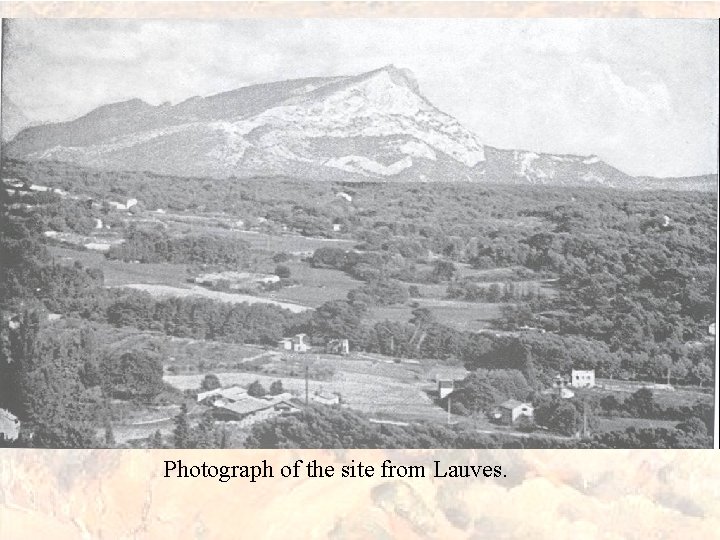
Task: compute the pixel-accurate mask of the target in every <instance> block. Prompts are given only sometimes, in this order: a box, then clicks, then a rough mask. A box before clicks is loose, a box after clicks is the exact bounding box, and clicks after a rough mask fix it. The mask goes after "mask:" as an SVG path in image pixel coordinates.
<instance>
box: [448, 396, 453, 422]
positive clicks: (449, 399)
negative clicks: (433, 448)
mask: <svg viewBox="0 0 720 540" xmlns="http://www.w3.org/2000/svg"><path fill="white" fill-rule="evenodd" d="M451 400H452V398H451V397H450V396H448V406H447V423H448V426H449V425H450V401H451Z"/></svg>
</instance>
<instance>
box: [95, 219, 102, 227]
mask: <svg viewBox="0 0 720 540" xmlns="http://www.w3.org/2000/svg"><path fill="white" fill-rule="evenodd" d="M95 228H96V229H102V228H103V222H102V219H100V218H95Z"/></svg>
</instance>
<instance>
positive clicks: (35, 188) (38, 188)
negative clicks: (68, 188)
mask: <svg viewBox="0 0 720 540" xmlns="http://www.w3.org/2000/svg"><path fill="white" fill-rule="evenodd" d="M49 190H50V188H49V187H47V186H38V185H37V184H32V185H31V186H30V191H37V192H45V191H49Z"/></svg>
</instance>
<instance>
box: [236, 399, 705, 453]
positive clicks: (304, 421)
mask: <svg viewBox="0 0 720 540" xmlns="http://www.w3.org/2000/svg"><path fill="white" fill-rule="evenodd" d="M567 406H568V407H573V406H572V405H567ZM564 409H565V407H563V410H558V411H556V413H555V414H556V416H558V417H559V418H560V419H561V421H564V416H566V414H565V411H564ZM567 416H569V417H570V418H571V419H572V414H570V415H567ZM710 446H712V438H711V437H709V436H708V435H707V432H706V430H705V429H704V424H702V423H701V422H697V421H688V422H683V423H680V424H678V426H677V427H676V428H671V429H639V430H638V429H635V428H629V429H627V430H625V431H611V432H607V433H598V434H595V435H592V436H590V437H588V438H584V439H568V440H558V439H550V438H548V437H542V436H539V435H538V436H534V435H532V434H528V435H527V436H525V437H523V438H519V437H512V436H508V435H502V434H497V435H489V434H481V433H478V432H477V431H476V430H474V429H472V428H468V427H464V426H462V425H460V426H455V427H452V426H444V425H439V424H425V423H417V424H410V425H408V426H397V425H388V424H374V423H371V422H369V421H368V419H367V418H365V417H364V416H363V415H362V414H360V413H358V412H356V411H352V410H348V409H341V408H335V407H322V406H317V407H313V406H310V407H307V408H306V410H305V412H304V414H303V415H302V416H295V415H292V416H278V417H275V418H272V419H269V420H265V421H262V422H258V423H256V424H255V425H253V427H252V430H251V432H250V435H249V436H248V438H247V439H246V441H245V447H246V448H698V447H710Z"/></svg>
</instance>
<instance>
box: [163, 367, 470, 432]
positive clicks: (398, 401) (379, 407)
mask: <svg viewBox="0 0 720 540" xmlns="http://www.w3.org/2000/svg"><path fill="white" fill-rule="evenodd" d="M314 356H315V355H308V356H307V358H308V362H309V363H310V365H311V368H314V369H315V370H319V369H322V368H330V369H332V371H333V374H332V376H331V377H330V378H329V379H327V380H321V381H318V380H309V381H308V390H309V393H310V396H311V399H312V395H313V394H314V393H315V392H321V393H334V392H337V393H339V394H340V395H341V396H342V401H343V403H346V404H347V405H348V406H349V407H351V408H353V409H357V410H360V411H362V412H365V413H368V414H371V415H379V416H391V417H393V418H397V419H415V420H418V419H423V420H444V419H445V418H446V413H445V412H444V411H443V410H442V409H441V408H440V407H438V406H437V405H436V404H435V403H434V401H433V392H434V391H435V390H436V383H435V381H434V376H435V375H436V374H437V373H442V374H443V376H450V375H454V376H456V377H463V376H464V374H465V373H466V372H465V370H464V368H462V367H452V366H438V365H436V364H424V365H423V364H414V363H395V362H393V361H392V360H390V359H387V358H382V357H380V356H378V355H372V356H370V355H367V356H365V357H362V356H359V355H357V356H355V357H354V358H352V359H346V358H341V357H330V356H322V357H319V358H318V359H315V358H314ZM273 362H274V363H276V364H282V363H284V361H283V360H282V359H280V358H276V359H274V360H273ZM318 363H319V364H320V366H318V365H317V364H318ZM280 367H281V366H278V368H280ZM266 368H267V366H266ZM302 373H303V370H302V369H297V376H295V377H288V376H278V375H266V374H263V373H242V372H219V373H216V374H217V375H218V377H219V379H220V381H221V382H222V384H223V386H231V385H236V384H237V385H240V386H248V385H249V384H250V383H252V382H253V381H256V380H258V381H260V382H261V383H262V384H263V386H265V387H266V388H267V387H269V386H270V384H271V383H272V382H273V381H275V380H278V379H280V380H282V383H283V387H284V388H285V389H286V390H287V391H289V392H291V393H293V394H294V395H295V396H296V397H298V398H299V399H305V379H304V378H303V377H302ZM203 376H204V375H203V374H202V373H197V374H187V375H166V376H165V381H166V382H167V383H168V384H170V385H172V386H174V387H175V388H178V389H180V390H185V389H192V390H196V389H197V388H198V387H199V386H200V382H201V381H202V378H203Z"/></svg>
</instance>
